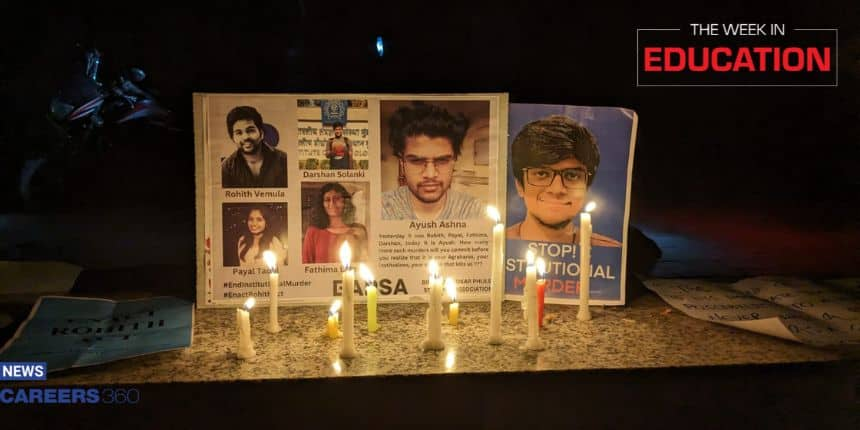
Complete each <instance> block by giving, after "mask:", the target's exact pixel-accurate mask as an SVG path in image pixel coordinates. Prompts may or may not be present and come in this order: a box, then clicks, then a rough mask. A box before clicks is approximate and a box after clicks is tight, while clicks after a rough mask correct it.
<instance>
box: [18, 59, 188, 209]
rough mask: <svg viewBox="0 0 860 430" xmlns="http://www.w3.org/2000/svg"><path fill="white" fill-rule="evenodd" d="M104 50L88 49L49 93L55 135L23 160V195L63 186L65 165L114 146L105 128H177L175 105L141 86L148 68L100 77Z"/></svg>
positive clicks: (21, 183) (50, 119)
mask: <svg viewBox="0 0 860 430" xmlns="http://www.w3.org/2000/svg"><path fill="white" fill-rule="evenodd" d="M100 65H101V52H99V51H98V50H97V49H89V50H87V51H86V52H85V53H84V61H83V67H81V68H79V69H78V70H77V71H75V72H74V73H73V74H72V76H70V78H69V79H68V81H67V82H66V83H65V84H64V85H62V87H61V88H60V89H59V91H58V92H57V94H56V95H55V96H54V97H53V98H52V99H51V101H50V105H49V109H48V113H47V115H46V119H47V120H48V123H49V124H50V125H49V127H50V128H51V129H53V130H54V132H55V133H53V134H54V135H55V137H56V139H55V140H54V142H53V144H51V145H49V146H48V149H47V150H46V151H45V154H42V156H41V157H37V158H33V159H30V160H27V161H25V163H24V166H23V168H22V169H21V174H20V178H19V184H20V186H19V192H20V194H21V197H22V198H23V199H24V200H26V201H29V200H32V199H33V198H34V196H35V194H45V193H46V192H48V193H50V192H53V193H57V192H62V188H63V175H64V170H65V168H66V167H68V166H69V165H70V164H73V163H75V161H76V160H77V159H80V158H84V157H93V156H98V155H100V154H103V153H104V152H105V151H106V150H107V149H108V148H109V147H110V146H111V141H110V139H105V135H104V134H105V129H106V128H113V127H119V126H127V125H129V124H131V123H133V122H134V123H140V122H143V123H145V124H147V125H152V126H156V127H160V128H164V129H169V130H175V129H174V128H172V127H171V126H170V125H169V124H170V120H171V116H172V115H171V111H170V110H168V109H166V108H164V107H163V106H161V105H160V104H159V103H158V101H157V100H156V98H155V97H154V96H153V95H152V94H151V93H150V92H148V91H146V90H144V89H143V88H142V87H141V82H142V81H144V80H145V79H146V73H145V72H144V71H143V70H141V69H139V68H136V67H132V68H128V69H126V70H123V71H122V72H120V73H118V75H117V76H116V77H115V78H114V79H113V80H111V81H110V82H109V83H107V84H105V83H103V82H102V81H101V80H100V79H99V66H100Z"/></svg>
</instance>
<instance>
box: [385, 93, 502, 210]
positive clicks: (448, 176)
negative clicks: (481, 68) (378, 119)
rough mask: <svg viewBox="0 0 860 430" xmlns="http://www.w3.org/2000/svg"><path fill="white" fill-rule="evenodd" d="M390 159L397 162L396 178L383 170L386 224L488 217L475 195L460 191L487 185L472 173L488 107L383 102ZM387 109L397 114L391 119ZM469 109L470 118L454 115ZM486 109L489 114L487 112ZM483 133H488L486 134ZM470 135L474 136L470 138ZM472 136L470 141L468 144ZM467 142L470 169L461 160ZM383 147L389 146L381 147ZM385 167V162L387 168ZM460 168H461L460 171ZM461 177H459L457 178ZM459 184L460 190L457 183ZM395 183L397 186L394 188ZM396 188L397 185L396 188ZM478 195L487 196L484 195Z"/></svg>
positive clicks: (459, 114) (481, 105)
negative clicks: (479, 127) (479, 126)
mask: <svg viewBox="0 0 860 430" xmlns="http://www.w3.org/2000/svg"><path fill="white" fill-rule="evenodd" d="M382 106H383V118H382V121H383V122H384V123H385V124H386V128H385V129H384V130H383V136H385V138H386V139H387V142H388V146H389V148H390V149H388V151H389V153H390V157H389V159H393V160H396V163H397V164H396V169H397V170H396V172H397V176H396V178H394V179H395V180H394V181H392V180H391V175H390V173H389V172H390V170H386V169H385V168H383V191H384V192H383V194H382V219H384V220H459V219H474V218H481V217H484V216H485V210H486V205H485V203H484V202H483V201H482V200H481V199H479V198H477V197H476V196H475V195H473V194H471V193H468V192H464V191H461V189H465V188H467V187H469V186H470V185H472V184H476V183H481V182H483V183H484V184H486V181H487V179H486V178H478V177H476V176H474V175H473V174H471V175H470V176H467V173H466V172H467V171H468V172H474V171H476V169H475V168H474V164H475V163H474V160H475V158H477V157H474V155H473V153H474V145H475V143H474V142H475V140H476V134H477V133H476V132H474V130H476V129H477V128H475V127H473V124H474V122H475V121H476V120H483V121H487V118H488V117H489V112H488V106H489V105H488V104H487V103H485V102H457V101H446V103H445V104H442V103H434V102H422V101H412V102H408V101H407V102H400V101H398V102H393V101H392V102H386V101H383V102H382ZM386 106H391V107H393V108H396V109H394V110H393V112H391V113H390V114H387V115H386V113H387V110H386V109H385V107H386ZM458 108H459V109H464V110H465V109H467V108H468V109H469V110H470V116H471V117H469V116H467V115H466V114H464V113H463V112H458V111H456V110H455V109H458ZM484 109H487V110H484ZM483 130H486V129H485V128H484V129H483ZM470 131H473V132H472V133H471V134H470ZM467 136H468V138H467ZM467 140H468V142H469V144H470V148H472V153H470V154H469V160H471V165H470V166H468V167H467V166H466V162H465V161H462V160H461V155H463V154H464V151H463V149H464V146H465V142H466V141H467ZM383 146H385V145H383ZM385 164H386V161H385V160H383V165H385ZM458 165H459V167H458ZM458 171H459V172H460V174H459V175H458V174H457V173H458ZM457 179H460V183H459V184H458V186H457V187H454V185H455V181H456V180H457ZM392 182H393V184H392ZM392 185H394V186H393V187H392ZM476 191H477V193H478V194H477V195H481V194H483V195H486V191H485V190H483V189H482V191H478V190H476Z"/></svg>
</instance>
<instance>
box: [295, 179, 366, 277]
mask: <svg viewBox="0 0 860 430" xmlns="http://www.w3.org/2000/svg"><path fill="white" fill-rule="evenodd" d="M343 242H349V246H350V248H352V255H353V256H354V258H353V260H354V261H361V260H366V258H367V229H366V228H365V227H364V225H362V224H360V223H357V222H355V205H354V204H353V203H352V196H351V195H350V194H349V192H348V191H347V190H346V188H344V187H343V185H341V184H338V183H336V182H329V183H327V184H325V185H323V186H322V188H321V189H320V191H319V195H318V196H317V198H316V199H314V202H313V207H312V208H311V219H310V225H309V226H308V230H307V231H306V232H305V240H304V244H303V245H302V263H303V264H314V263H338V262H340V256H339V255H338V254H339V251H340V247H341V245H342V244H343Z"/></svg>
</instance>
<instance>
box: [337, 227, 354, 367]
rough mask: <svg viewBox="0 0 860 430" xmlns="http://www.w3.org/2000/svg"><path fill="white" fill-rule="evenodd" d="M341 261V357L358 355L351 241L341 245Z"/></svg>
mask: <svg viewBox="0 0 860 430" xmlns="http://www.w3.org/2000/svg"><path fill="white" fill-rule="evenodd" d="M340 261H341V264H343V277H342V280H343V341H342V342H341V347H340V356H341V358H352V357H355V356H357V355H358V352H356V350H355V342H354V340H353V331H354V325H353V319H354V316H355V298H354V297H355V291H353V289H354V288H355V269H353V268H352V267H350V263H351V262H352V250H350V249H349V243H348V242H344V243H343V245H341V247H340Z"/></svg>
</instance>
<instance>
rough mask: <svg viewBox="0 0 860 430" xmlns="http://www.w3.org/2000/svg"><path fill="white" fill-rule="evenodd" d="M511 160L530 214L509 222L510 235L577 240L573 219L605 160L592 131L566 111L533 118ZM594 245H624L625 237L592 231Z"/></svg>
mask: <svg viewBox="0 0 860 430" xmlns="http://www.w3.org/2000/svg"><path fill="white" fill-rule="evenodd" d="M511 164H512V167H513V173H514V178H515V179H516V187H517V194H519V196H520V197H521V198H522V199H523V202H524V203H525V206H526V217H525V219H524V220H523V221H522V222H520V223H517V224H514V225H512V226H510V227H508V229H507V231H506V237H507V238H508V239H523V240H534V241H545V242H563V243H577V241H578V238H577V228H576V227H575V226H574V225H573V219H574V218H575V217H576V216H577V215H578V214H579V213H580V212H581V211H582V207H583V206H584V205H585V202H586V194H587V192H588V188H589V187H590V186H591V184H592V183H593V182H594V177H595V175H596V174H597V166H598V165H599V164H600V152H599V150H598V148H597V142H596V140H595V138H594V136H593V135H592V134H591V132H590V131H588V129H587V128H585V127H583V126H582V125H580V124H579V123H577V122H576V121H574V120H572V119H570V118H568V117H566V116H562V115H553V116H549V117H547V118H543V119H540V120H537V121H533V122H530V123H528V124H526V125H525V126H524V127H523V128H522V130H520V132H519V134H517V136H516V138H514V142H513V144H511ZM591 245H592V246H608V247H620V246H621V242H619V241H617V240H615V239H612V238H610V237H607V236H603V235H600V234H597V233H592V235H591Z"/></svg>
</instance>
